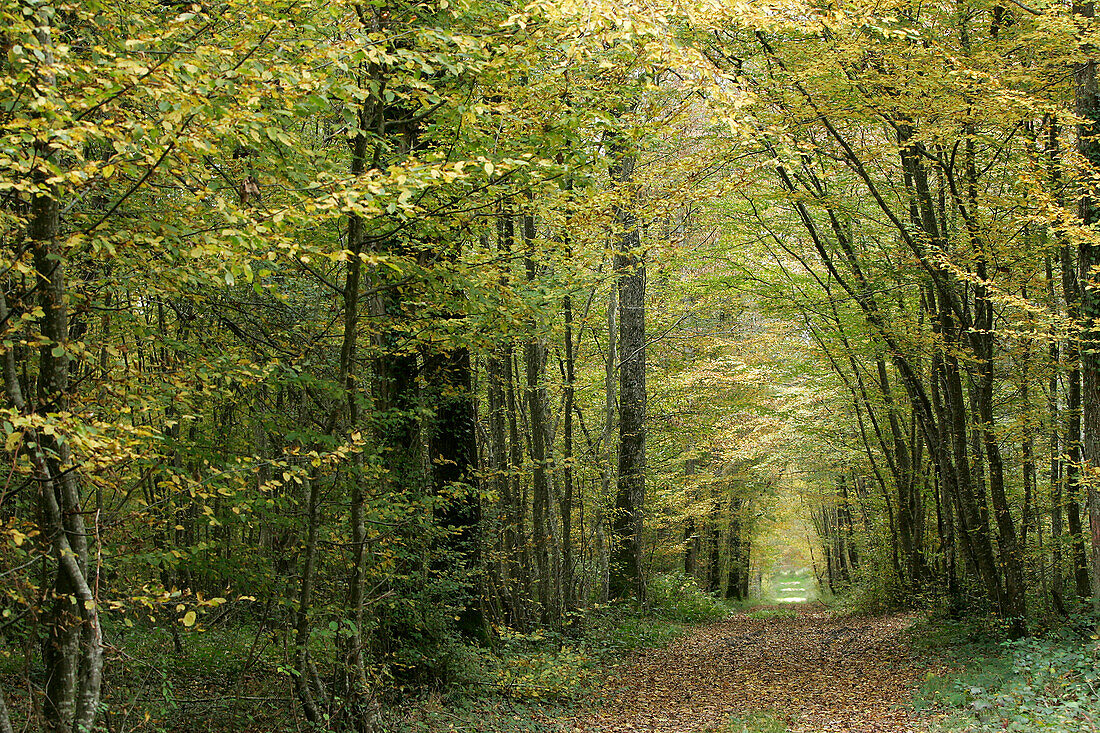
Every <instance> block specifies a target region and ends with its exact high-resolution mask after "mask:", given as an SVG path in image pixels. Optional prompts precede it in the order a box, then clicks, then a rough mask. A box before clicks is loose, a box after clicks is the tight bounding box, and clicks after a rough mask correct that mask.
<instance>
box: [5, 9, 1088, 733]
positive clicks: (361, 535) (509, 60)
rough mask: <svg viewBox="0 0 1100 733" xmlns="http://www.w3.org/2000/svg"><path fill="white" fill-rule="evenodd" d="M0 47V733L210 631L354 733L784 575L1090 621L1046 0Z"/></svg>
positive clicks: (376, 25) (112, 703) (210, 32)
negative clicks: (424, 691)
mask: <svg viewBox="0 0 1100 733" xmlns="http://www.w3.org/2000/svg"><path fill="white" fill-rule="evenodd" d="M0 28H2V30H0V46H2V49H3V58H2V59H0V67H2V69H3V73H2V74H0V277H2V282H3V288H2V289H0V327H2V333H3V340H2V347H0V355H2V357H3V388H4V389H3V404H2V406H0V426H2V428H3V464H4V466H6V468H4V471H3V473H4V477H3V479H2V481H0V733H14V731H23V730H42V731H50V732H51V733H54V732H57V733H69V732H70V731H90V730H93V729H94V730H132V729H134V728H135V727H140V724H141V717H142V715H143V708H142V704H141V700H142V698H141V696H140V694H138V695H135V696H134V697H133V698H130V697H128V695H129V694H130V692H128V691H132V688H131V687H127V686H126V685H125V684H123V679H124V678H125V675H124V673H123V672H122V670H123V669H126V670H131V671H129V672H127V673H126V674H135V675H136V674H138V673H137V672H133V671H132V670H134V669H138V668H139V667H140V661H141V659H142V654H143V652H142V651H140V649H145V648H146V647H143V646H141V645H142V643H144V642H143V641H142V640H143V639H147V638H148V637H150V636H151V635H155V634H163V635H165V638H168V637H170V639H171V645H172V646H173V647H174V648H175V650H176V651H177V652H182V651H183V650H184V649H185V648H186V647H187V646H188V645H189V644H190V643H191V641H190V640H191V638H192V637H193V636H194V635H196V634H201V633H203V631H204V630H205V629H214V628H228V629H236V630H238V631H240V632H241V633H242V634H244V635H245V636H246V637H248V639H249V640H251V639H253V638H254V639H255V641H254V642H253V644H252V647H251V648H252V650H253V651H255V652H256V653H257V654H259V649H260V648H261V647H263V648H267V647H269V646H270V647H271V648H273V649H275V650H277V653H278V654H279V655H280V659H281V663H280V664H279V666H278V670H277V672H272V676H273V678H275V679H277V680H278V685H280V686H281V688H282V689H283V690H285V691H286V693H287V695H288V698H289V699H292V700H293V704H292V707H293V709H294V712H293V714H294V715H295V716H296V718H295V719H296V720H298V721H300V722H301V724H302V725H304V726H306V728H305V729H310V730H333V731H337V730H338V731H370V730H375V729H378V727H379V725H380V722H379V721H380V720H381V716H382V714H383V707H384V706H386V705H390V704H396V703H399V702H400V694H411V693H407V692H406V693H400V694H399V693H398V692H397V691H398V690H403V691H409V690H415V689H417V688H419V687H423V686H426V685H433V684H446V677H447V674H448V671H447V670H448V667H447V662H446V659H447V658H448V657H447V654H448V653H447V652H446V650H448V649H454V648H455V647H457V646H462V645H483V646H484V645H487V646H490V647H491V646H492V645H493V644H494V643H495V640H496V639H498V638H500V637H501V635H502V634H516V633H520V634H530V633H533V632H536V631H538V630H547V631H552V632H555V633H561V634H566V635H567V634H569V633H571V630H574V629H577V628H579V627H582V626H583V625H584V624H585V622H586V621H585V619H586V618H588V617H589V615H590V614H592V613H596V612H598V610H599V609H600V608H601V607H606V606H607V605H608V604H612V605H614V604H641V605H642V606H644V604H645V603H646V595H647V587H648V584H649V582H650V581H651V580H652V579H653V578H655V577H657V576H658V575H661V574H665V575H667V574H669V573H682V574H684V576H686V577H687V578H689V579H690V580H693V581H694V583H696V584H697V585H698V586H699V587H700V588H701V589H702V590H704V591H706V592H709V593H712V594H714V595H716V596H719V597H723V598H731V599H742V598H746V597H748V596H750V595H751V594H753V593H754V592H756V590H757V589H758V587H759V585H760V582H761V578H763V577H765V576H766V575H767V573H768V572H769V571H770V570H771V569H773V568H774V567H777V566H779V565H780V564H782V563H783V562H784V557H783V553H784V552H788V554H789V548H788V546H789V545H792V544H797V543H803V544H805V545H806V546H807V551H808V552H809V554H810V555H811V556H812V557H811V558H810V559H811V561H812V562H813V565H814V568H815V572H816V573H817V575H818V578H819V580H820V582H821V583H822V584H823V586H825V587H826V588H828V589H831V591H832V592H834V593H838V594H839V593H843V592H853V593H858V594H861V596H862V597H863V598H865V599H866V602H867V603H868V604H869V605H871V606H874V607H877V608H881V609H889V608H913V607H920V608H929V609H939V610H941V611H944V612H947V613H949V614H954V615H956V616H990V615H992V616H994V617H995V618H997V619H999V623H1002V624H1003V626H1004V628H1005V629H1006V632H1007V633H1008V634H1009V635H1011V636H1014V637H1020V636H1025V635H1027V634H1028V633H1029V631H1030V630H1031V629H1032V628H1034V625H1035V624H1036V623H1037V620H1041V619H1047V618H1050V617H1059V616H1072V615H1074V614H1078V613H1082V612H1087V611H1088V610H1089V609H1090V608H1091V604H1097V606H1098V607H1100V493H1098V491H1100V479H1098V478H1097V470H1098V467H1100V325H1098V324H1097V322H1096V321H1095V319H1096V318H1100V289H1098V287H1097V285H1096V281H1097V279H1098V277H1100V274H1098V272H1097V268H1098V267H1100V233H1098V231H1097V227H1096V224H1097V221H1098V220H1100V204H1097V200H1098V196H1100V194H1098V187H1100V138H1097V137H1096V135H1097V134H1098V133H1100V130H1098V129H1097V128H1096V127H1095V125H1096V124H1097V120H1098V119H1100V99H1098V85H1097V75H1096V61H1095V58H1094V55H1095V53H1096V44H1097V42H1098V41H1097V31H1098V27H1097V25H1096V24H1095V22H1094V19H1093V6H1092V4H1091V3H1080V4H1075V5H1073V6H1070V5H1068V4H1066V3H1064V2H1063V3H1046V2H1042V3H1035V4H1031V3H1030V0H1028V2H1017V1H1016V0H1012V1H1011V2H1006V3H1003V4H997V3H996V2H992V1H991V2H985V1H984V0H958V1H956V2H933V3H919V2H915V1H910V0H885V1H884V2H868V1H866V0H754V1H752V2H727V3H721V2H704V1H703V0H699V1H698V2H691V1H689V2H684V3H673V2H663V0H654V2H652V3H626V2H624V3H618V4H617V3H610V2H609V3H602V2H597V1H595V0H593V1H592V2H587V3H579V2H573V1H569V2H549V1H548V2H538V1H536V2H532V3H531V4H528V5H522V4H508V3H498V2H483V1H481V0H434V1H433V2H422V3H417V2H400V1H397V0H376V1H373V2H369V3H359V4H356V3H354V2H320V1H319V0H250V1H249V2H240V1H239V0H211V1H210V2H201V3H195V4H188V3H187V2H183V1H177V0H159V2H157V1H154V0H148V1H147V0H133V1H131V0H122V1H121V2H117V3H105V2H101V1H100V0H84V1H83V2H71V3H67V2H52V1H50V0H6V2H4V3H3V4H0ZM796 516H800V517H803V518H804V520H805V531H803V530H801V529H799V530H791V529H790V527H791V526H796V525H791V524H790V521H793V520H791V517H796ZM785 522H786V524H784V523H785ZM797 526H802V525H797ZM777 527H779V528H780V529H776V528H777ZM782 527H787V528H788V529H787V530H782ZM783 531H787V532H788V535H789V537H788V539H789V540H790V541H787V540H783V539H782V537H784V535H783V534H782V532H783ZM769 532H770V533H771V534H769ZM777 532H778V534H777ZM794 535H798V536H799V537H798V538H795V539H790V537H794ZM777 536H778V537H780V539H779V540H776V539H775V538H776V537H777ZM766 537H771V538H772V539H771V540H768V541H765V538H766ZM1044 623H1045V622H1044ZM246 646H247V645H246ZM135 660H136V661H135ZM134 665H137V666H134ZM230 684H231V683H230ZM124 693H125V695H124ZM146 720H148V718H146Z"/></svg>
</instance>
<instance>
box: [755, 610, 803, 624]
mask: <svg viewBox="0 0 1100 733" xmlns="http://www.w3.org/2000/svg"><path fill="white" fill-rule="evenodd" d="M745 615H746V616H748V617H749V618H751V619H752V620H754V621H771V620H773V619H790V618H798V611H795V610H794V609H793V608H761V609H758V610H756V611H750V612H749V613H747V614H745Z"/></svg>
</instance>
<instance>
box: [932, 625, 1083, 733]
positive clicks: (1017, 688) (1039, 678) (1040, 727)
mask: <svg viewBox="0 0 1100 733" xmlns="http://www.w3.org/2000/svg"><path fill="white" fill-rule="evenodd" d="M954 632H955V636H956V638H961V636H962V634H965V635H966V637H967V640H964V641H963V642H962V643H961V644H959V645H958V646H955V647H953V648H952V652H951V659H950V660H949V661H950V663H951V664H952V666H954V667H956V669H954V670H953V671H950V672H948V673H946V674H943V675H936V674H929V677H928V679H927V680H926V681H925V684H924V686H923V688H922V690H921V691H920V693H919V694H918V695H917V699H916V701H915V706H916V708H917V710H918V712H924V713H929V712H933V713H939V714H940V716H941V717H940V722H939V726H940V729H941V730H966V731H1070V730H1088V729H1091V728H1089V726H1090V725H1093V724H1094V719H1095V715H1096V711H1097V710H1098V709H1100V691H1098V689H1097V685H1098V683H1100V647H1098V645H1097V640H1096V639H1082V638H1081V636H1080V635H1077V634H1074V633H1071V632H1067V631H1065V630H1063V631H1062V632H1060V633H1055V634H1052V635H1050V636H1049V637H1047V638H1029V639H1021V640H1018V641H1003V642H1000V643H993V642H991V641H989V638H988V637H982V636H979V635H975V632H974V630H973V629H970V630H967V629H965V628H959V629H955V630H954Z"/></svg>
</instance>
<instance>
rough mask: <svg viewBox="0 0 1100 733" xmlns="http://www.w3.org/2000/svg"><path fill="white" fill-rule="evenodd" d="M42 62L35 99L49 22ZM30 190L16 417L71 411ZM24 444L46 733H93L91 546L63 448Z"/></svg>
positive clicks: (43, 26)
mask: <svg viewBox="0 0 1100 733" xmlns="http://www.w3.org/2000/svg"><path fill="white" fill-rule="evenodd" d="M35 40H36V42H37V44H38V52H39V54H40V55H39V58H40V64H39V66H38V67H37V69H36V70H35V74H36V79H35V85H36V87H37V93H38V94H41V95H44V96H48V95H49V93H50V92H51V91H52V90H53V88H54V85H55V82H56V79H55V76H54V69H53V65H54V42H53V36H52V29H51V27H50V19H49V18H47V17H44V16H43V17H40V18H39V25H38V27H37V29H36V31H35ZM36 154H37V156H38V157H39V158H40V159H41V160H43V161H48V162H50V163H54V162H56V156H55V153H54V151H53V150H52V149H51V148H50V147H49V144H48V143H37V144H36ZM32 175H33V178H34V183H35V185H36V188H37V191H36V193H35V194H34V195H33V197H32V199H31V205H30V221H29V225H28V235H29V239H30V242H29V245H30V246H29V249H30V250H31V252H32V253H33V256H34V269H35V275H36V277H37V280H38V282H37V285H36V289H37V292H38V307H39V308H40V309H41V312H42V316H41V319H40V321H39V323H40V329H41V339H40V346H39V355H38V369H39V371H38V394H37V399H36V402H35V404H33V405H31V404H28V403H27V401H26V399H25V398H24V396H23V393H22V388H21V385H20V383H19V377H18V374H17V372H16V366H15V360H14V351H13V349H12V348H10V347H9V348H8V349H7V350H6V352H5V354H4V382H5V388H6V391H7V393H8V396H9V399H10V400H11V403H12V404H11V407H13V408H14V409H15V410H17V411H18V412H20V413H23V414H38V415H42V416H45V415H47V414H53V413H63V412H66V411H67V410H68V409H69V396H70V394H69V392H70V384H69V382H70V379H69V377H70V375H69V372H70V365H71V360H72V357H71V355H70V352H69V325H70V324H69V312H68V282H67V279H66V278H67V261H66V258H65V252H64V251H63V249H62V247H61V243H60V241H59V238H60V235H61V222H60V202H59V201H58V199H57V196H58V193H57V189H56V188H55V187H54V186H53V185H52V184H51V183H49V182H48V181H47V174H46V173H45V172H44V171H43V170H38V169H36V170H35V171H34V173H33V174H32ZM0 311H2V313H0V322H4V323H6V322H7V320H8V315H9V313H8V304H7V298H6V294H5V297H3V298H2V299H0ZM24 441H25V443H24V445H25V449H26V452H27V457H28V458H29V460H30V463H31V467H32V471H33V474H34V483H35V486H36V489H37V491H38V507H39V517H40V519H39V521H40V522H41V523H42V527H41V534H42V537H43V538H44V539H45V540H46V541H47V542H48V543H49V547H50V557H51V561H52V563H53V564H54V565H53V567H52V568H51V571H50V572H52V573H53V577H52V579H51V580H50V581H48V582H51V584H52V586H53V587H52V589H51V592H52V596H53V599H54V600H53V605H52V606H51V607H50V608H49V609H48V610H47V611H46V613H44V614H43V616H42V620H41V623H42V630H43V631H44V632H45V635H46V640H45V642H44V653H43V658H44V662H45V681H46V683H45V697H44V700H43V712H44V717H45V729H46V731H49V733H70V732H73V733H84V732H85V731H91V730H92V728H93V726H94V725H95V721H96V717H97V716H98V714H99V708H100V697H101V691H102V678H103V665H104V656H103V635H102V631H101V628H100V621H99V610H98V603H99V598H98V597H97V596H96V594H95V591H93V589H92V588H91V586H90V585H89V582H88V556H89V542H88V538H89V537H90V536H93V535H92V533H91V532H89V531H88V528H87V526H86V524H85V519H84V518H85V507H84V506H83V497H82V496H81V487H80V483H79V479H78V474H77V472H76V466H74V465H72V455H71V448H70V445H69V443H68V441H67V440H66V439H65V438H62V437H60V436H58V435H56V434H53V435H51V434H49V433H47V432H45V431H38V430H34V429H26V430H24Z"/></svg>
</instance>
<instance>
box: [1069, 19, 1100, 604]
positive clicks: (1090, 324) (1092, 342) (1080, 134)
mask: <svg viewBox="0 0 1100 733" xmlns="http://www.w3.org/2000/svg"><path fill="white" fill-rule="evenodd" d="M1073 12H1074V15H1076V16H1078V17H1080V18H1088V19H1091V18H1093V16H1094V9H1093V4H1092V3H1091V2H1086V3H1074V7H1073ZM1089 52H1091V49H1090V51H1089ZM1074 77H1075V80H1076V87H1075V99H1076V110H1075V111H1076V112H1077V116H1078V117H1080V118H1081V119H1082V120H1084V122H1083V123H1082V124H1081V125H1079V126H1078V129H1077V152H1078V153H1080V154H1081V157H1082V158H1083V159H1084V160H1085V161H1086V162H1087V163H1088V166H1089V171H1088V173H1087V174H1086V175H1087V181H1088V182H1086V183H1085V186H1084V192H1083V193H1082V195H1081V198H1080V199H1079V200H1078V210H1077V211H1078V217H1079V218H1080V220H1081V224H1082V225H1084V226H1085V228H1086V229H1090V230H1091V229H1092V227H1093V226H1094V225H1095V224H1096V223H1097V222H1098V221H1100V206H1098V205H1097V202H1096V200H1095V195H1094V194H1093V191H1092V188H1093V185H1094V184H1093V183H1092V182H1091V176H1092V175H1094V174H1095V173H1096V172H1097V171H1100V139H1097V135H1098V134H1100V129H1097V124H1098V123H1100V93H1098V89H1097V82H1096V60H1095V59H1093V58H1089V59H1086V60H1085V61H1082V62H1079V63H1077V64H1075V67H1074ZM1089 235H1092V236H1095V233H1094V232H1092V231H1090V232H1089ZM1089 235H1086V237H1085V238H1082V240H1081V242H1080V243H1079V245H1078V250H1077V253H1078V286H1079V288H1080V308H1081V352H1080V358H1081V376H1082V382H1083V389H1082V396H1081V408H1082V409H1081V412H1082V428H1083V431H1082V432H1083V452H1082V456H1081V458H1082V465H1083V468H1084V470H1083V476H1082V478H1084V479H1085V480H1084V485H1085V489H1086V496H1087V506H1088V513H1089V528H1090V530H1091V535H1092V561H1091V563H1090V567H1091V571H1092V572H1091V580H1092V603H1093V611H1094V612H1097V613H1100V486H1097V478H1098V477H1097V471H1100V353H1098V352H1100V283H1097V282H1096V274H1095V272H1094V269H1095V268H1096V267H1097V266H1098V265H1100V245H1097V244H1095V243H1094V242H1093V241H1092V240H1091V239H1090V238H1088V237H1089Z"/></svg>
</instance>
